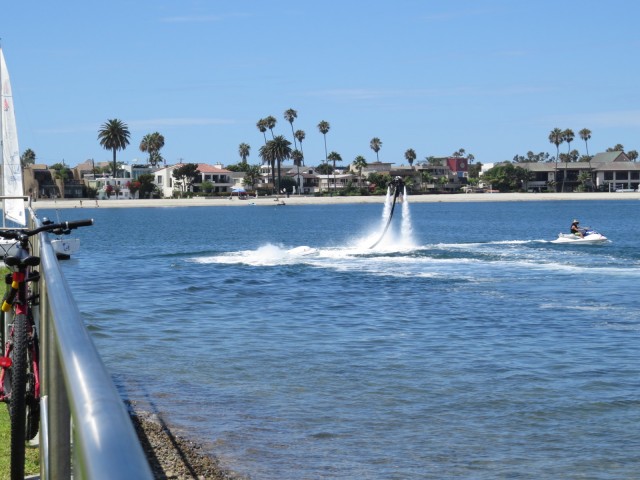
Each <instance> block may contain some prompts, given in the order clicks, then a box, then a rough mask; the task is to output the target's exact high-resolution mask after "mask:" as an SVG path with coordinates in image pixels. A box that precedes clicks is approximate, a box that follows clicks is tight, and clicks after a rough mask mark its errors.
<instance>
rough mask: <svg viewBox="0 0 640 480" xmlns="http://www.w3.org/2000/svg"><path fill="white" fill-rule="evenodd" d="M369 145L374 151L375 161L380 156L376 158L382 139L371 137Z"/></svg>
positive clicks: (378, 159) (377, 160)
mask: <svg viewBox="0 0 640 480" xmlns="http://www.w3.org/2000/svg"><path fill="white" fill-rule="evenodd" d="M369 146H370V147H371V150H373V151H374V152H376V162H379V161H380V158H378V152H379V151H380V149H381V148H382V141H381V140H380V139H379V138H378V137H373V138H372V139H371V141H370V142H369Z"/></svg>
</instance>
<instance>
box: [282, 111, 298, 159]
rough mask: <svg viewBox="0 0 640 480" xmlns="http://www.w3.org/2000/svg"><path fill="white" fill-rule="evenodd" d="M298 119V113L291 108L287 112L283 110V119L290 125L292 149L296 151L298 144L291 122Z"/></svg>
mask: <svg viewBox="0 0 640 480" xmlns="http://www.w3.org/2000/svg"><path fill="white" fill-rule="evenodd" d="M296 118H298V112H296V111H295V110H294V109H293V108H290V109H288V110H285V112H284V119H285V120H286V121H287V122H289V124H290V125H291V135H293V146H294V148H295V149H296V150H297V149H298V144H297V143H296V134H295V132H294V131H293V121H294V120H295V119H296Z"/></svg>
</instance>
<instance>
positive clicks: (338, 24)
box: [0, 0, 640, 166]
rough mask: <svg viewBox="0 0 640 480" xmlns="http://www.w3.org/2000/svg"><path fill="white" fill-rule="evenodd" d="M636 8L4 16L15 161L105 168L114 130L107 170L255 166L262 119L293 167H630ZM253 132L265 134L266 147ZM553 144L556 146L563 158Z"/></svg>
mask: <svg viewBox="0 0 640 480" xmlns="http://www.w3.org/2000/svg"><path fill="white" fill-rule="evenodd" d="M639 18H640V2H635V1H631V0H607V1H601V0H566V1H558V0H533V1H524V0H523V1H519V0H440V1H435V0H434V1H428V0H393V1H390V0H388V1H376V0H368V1H364V0H363V1H356V0H354V1H350V0H324V1H315V2H306V1H300V0H298V1H289V0H271V1H258V0H255V1H249V0H233V1H225V2H223V1H217V0H180V1H176V0H173V1H169V0H109V1H102V2H97V1H94V0H70V1H64V0H63V1H62V2H50V1H27V2H3V5H2V14H1V15H0V38H1V41H2V48H3V50H4V53H5V57H6V60H7V64H8V68H9V71H10V75H11V80H12V87H13V93H14V97H15V108H16V115H17V122H18V131H19V134H20V151H21V152H23V151H24V150H26V149H27V148H31V149H32V150H33V151H35V153H36V158H37V162H38V163H46V164H53V163H57V162H62V161H63V160H64V161H65V163H66V164H68V165H71V166H75V165H77V164H78V163H81V162H83V161H85V160H87V159H94V160H95V161H96V162H98V161H109V160H111V153H110V152H108V151H106V150H104V149H103V148H102V147H101V146H100V145H99V142H98V140H97V133H98V130H99V129H100V127H101V125H102V124H104V123H105V122H106V121H107V120H108V119H113V118H117V119H120V120H122V121H123V122H124V123H126V124H127V125H128V127H129V130H130V132H131V137H130V141H131V144H130V145H129V146H128V147H127V149H126V150H124V151H123V152H119V153H118V160H119V161H124V162H128V163H131V162H134V161H138V162H143V161H144V159H145V158H146V155H145V154H143V153H142V152H140V150H139V145H140V141H141V139H142V137H143V136H144V135H145V134H147V133H153V132H156V131H157V132H160V133H161V134H162V135H163V136H164V137H165V147H164V149H163V150H162V151H161V154H162V155H163V157H164V158H165V159H166V161H167V162H168V163H170V164H173V163H177V162H179V161H180V160H182V161H183V162H191V163H200V162H202V163H209V164H214V163H217V162H220V163H222V164H223V165H227V164H231V163H237V162H238V161H239V160H240V159H239V156H238V145H239V144H240V143H248V144H249V145H250V146H251V155H250V157H249V163H253V164H258V163H260V158H259V156H258V152H259V148H260V146H262V145H263V143H264V139H263V136H262V134H261V133H260V132H259V131H258V129H257V128H256V123H257V121H258V120H259V119H261V118H263V117H266V116H268V115H272V116H274V117H275V118H276V119H277V120H278V123H277V125H276V128H275V129H274V134H276V135H280V134H281V135H285V136H286V137H287V138H288V139H289V140H290V141H291V142H292V143H293V137H292V134H291V126H290V125H289V123H288V122H287V121H285V120H284V118H283V113H284V111H285V110H287V109H289V108H293V109H295V110H296V111H297V112H298V118H297V120H296V121H295V122H294V125H293V126H294V129H296V130H298V129H301V130H304V131H305V132H306V139H305V140H304V142H303V145H302V148H303V151H304V154H305V163H306V164H307V165H317V164H319V163H320V162H321V161H322V160H323V159H324V157H325V152H324V144H323V137H322V134H320V132H319V131H318V128H317V125H318V123H319V122H320V121H321V120H325V121H327V122H329V124H330V125H331V129H330V131H329V133H328V134H327V137H326V141H327V149H328V151H329V152H331V151H336V152H338V153H339V154H340V155H341V156H342V158H343V164H344V165H346V164H347V163H351V162H352V161H353V159H354V158H355V157H356V156H357V155H363V156H364V157H365V158H366V159H367V161H369V162H371V161H375V159H376V156H375V153H374V152H373V151H372V150H371V148H370V146H369V142H370V140H371V139H372V138H373V137H378V138H380V140H381V141H382V148H381V150H380V152H379V157H380V160H381V161H385V162H392V163H395V164H397V165H400V164H406V163H407V162H406V160H405V159H404V152H405V151H406V150H407V149H408V148H413V149H414V150H415V151H416V153H417V159H418V160H423V159H424V158H425V157H428V156H431V155H433V156H445V155H450V154H452V153H453V152H454V151H456V150H458V149H460V148H464V149H465V150H466V151H467V153H472V154H473V155H474V156H475V159H476V161H479V162H482V163H491V162H496V161H502V160H511V159H512V158H513V157H514V156H515V155H525V154H526V153H527V151H533V152H534V153H539V152H543V151H544V152H549V153H550V154H552V155H555V146H554V145H552V144H550V143H549V140H548V136H549V132H550V131H551V130H552V129H553V128H554V127H558V128H561V129H566V128H571V129H572V130H573V131H574V132H575V133H576V140H574V142H573V143H572V145H571V147H572V149H574V148H576V149H578V150H579V151H580V153H581V154H582V153H585V152H584V142H582V141H581V140H580V138H579V136H578V131H579V130H581V129H582V128H588V129H590V130H591V131H592V139H591V140H590V142H589V153H591V154H595V153H597V152H601V151H604V150H606V149H607V148H608V147H612V146H614V145H616V144H618V143H620V144H622V145H624V147H625V150H627V151H628V150H640V75H639V69H640V27H639V26H638V19H639ZM267 133H268V132H267ZM566 148H567V145H566V144H565V145H563V146H561V152H562V151H565V149H566Z"/></svg>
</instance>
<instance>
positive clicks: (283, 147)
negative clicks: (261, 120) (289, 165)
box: [260, 135, 291, 193]
mask: <svg viewBox="0 0 640 480" xmlns="http://www.w3.org/2000/svg"><path fill="white" fill-rule="evenodd" d="M260 156H261V157H262V158H263V159H264V158H267V159H268V160H269V162H271V164H272V165H273V163H274V162H275V163H276V164H277V169H278V182H277V184H276V191H277V192H278V193H280V180H281V172H280V165H281V163H282V162H283V161H284V160H287V159H289V158H291V142H290V141H289V140H287V139H286V138H285V137H284V136H283V135H278V136H276V137H274V138H273V140H269V141H268V142H267V143H266V145H264V147H262V148H261V149H260Z"/></svg>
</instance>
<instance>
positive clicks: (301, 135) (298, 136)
mask: <svg viewBox="0 0 640 480" xmlns="http://www.w3.org/2000/svg"><path fill="white" fill-rule="evenodd" d="M293 136H294V137H295V138H296V139H297V140H298V141H299V142H300V152H301V153H302V165H304V150H302V141H303V140H304V139H305V137H306V136H307V135H306V133H304V130H296V133H294V135H293Z"/></svg>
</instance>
